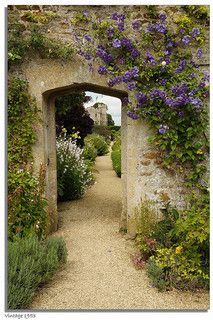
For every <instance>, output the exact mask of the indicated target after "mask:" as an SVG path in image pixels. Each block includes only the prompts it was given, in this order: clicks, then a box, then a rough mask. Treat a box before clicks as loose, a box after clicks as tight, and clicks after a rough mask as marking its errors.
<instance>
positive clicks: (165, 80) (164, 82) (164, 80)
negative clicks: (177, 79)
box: [160, 79, 168, 86]
mask: <svg viewBox="0 0 213 320" xmlns="http://www.w3.org/2000/svg"><path fill="white" fill-rule="evenodd" d="M167 81H168V80H167V79H162V80H161V81H160V83H161V84H162V86H165V85H166V84H167Z"/></svg>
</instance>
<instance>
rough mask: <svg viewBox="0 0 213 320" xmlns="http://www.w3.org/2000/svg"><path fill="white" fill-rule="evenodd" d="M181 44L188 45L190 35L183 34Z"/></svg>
mask: <svg viewBox="0 0 213 320" xmlns="http://www.w3.org/2000/svg"><path fill="white" fill-rule="evenodd" d="M182 42H183V44H185V45H188V44H189V43H190V36H189V35H187V36H184V37H183V39H182Z"/></svg>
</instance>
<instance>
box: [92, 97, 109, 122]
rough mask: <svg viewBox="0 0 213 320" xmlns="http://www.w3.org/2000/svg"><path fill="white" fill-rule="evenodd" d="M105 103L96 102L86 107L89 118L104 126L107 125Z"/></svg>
mask: <svg viewBox="0 0 213 320" xmlns="http://www.w3.org/2000/svg"><path fill="white" fill-rule="evenodd" d="M107 110H108V108H107V105H106V104H105V103H102V102H97V103H95V104H94V105H93V106H91V107H88V108H87V111H88V112H89V115H90V118H92V120H93V121H94V123H95V124H96V125H99V126H106V125H107Z"/></svg>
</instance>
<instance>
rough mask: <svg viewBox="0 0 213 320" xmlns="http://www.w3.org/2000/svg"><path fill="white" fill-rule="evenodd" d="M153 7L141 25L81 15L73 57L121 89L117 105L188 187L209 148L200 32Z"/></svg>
mask: <svg viewBox="0 0 213 320" xmlns="http://www.w3.org/2000/svg"><path fill="white" fill-rule="evenodd" d="M149 7H151V6H149ZM153 7H154V8H155V11H154V12H152V19H149V22H147V21H146V22H145V23H144V22H143V19H135V20H131V19H129V17H128V14H126V13H125V14H124V13H123V12H122V11H119V12H114V13H113V14H112V16H111V17H110V18H108V19H106V20H100V19H99V17H98V16H95V15H94V13H92V14H90V12H89V11H87V12H83V14H84V15H85V16H86V25H87V28H88V31H87V33H86V34H84V35H83V36H82V37H81V39H80V37H79V40H78V44H79V51H78V53H79V54H80V55H81V56H82V57H83V58H84V59H85V60H86V61H88V64H89V68H90V70H93V66H94V62H95V61H96V62H97V63H98V64H99V66H98V70H97V72H98V73H99V74H100V75H104V76H108V77H109V81H108V85H109V86H110V87H114V86H116V85H117V84H120V83H122V84H124V85H125V86H126V87H127V90H128V91H129V93H130V94H129V100H128V99H127V98H124V101H123V104H126V105H127V106H128V113H127V114H128V116H129V117H130V118H132V119H133V120H137V119H139V118H141V119H145V120H146V121H147V122H148V123H149V124H150V126H151V127H152V128H153V129H154V131H155V134H153V136H152V137H150V142H152V143H153V144H155V145H156V146H157V147H159V149H160V150H161V152H162V155H163V160H164V161H163V163H164V166H165V167H167V168H170V167H171V166H174V165H175V167H176V170H179V172H180V173H183V172H188V170H186V171H184V170H183V168H188V169H189V170H191V172H193V174H188V173H187V175H186V177H185V178H186V180H187V181H188V185H189V186H193V185H195V184H197V182H198V181H199V179H200V178H201V177H202V176H203V173H204V172H205V170H206V167H205V165H204V164H203V161H204V160H205V154H206V152H208V148H209V145H208V137H207V133H206V127H207V125H208V109H207V101H208V98H207V97H208V95H209V85H208V83H209V74H208V73H207V72H203V71H201V70H200V68H199V61H202V55H203V49H202V46H203V45H204V44H205V29H204V27H203V26H201V25H200V24H199V21H198V20H197V19H196V18H193V17H189V16H188V15H187V14H186V13H185V12H182V13H181V11H180V13H179V14H174V13H173V12H172V11H170V9H169V8H168V9H167V8H166V7H165V11H161V12H157V11H156V6H153ZM150 10H151V9H150V8H149V10H148V13H149V12H150ZM166 11H168V14H167V13H166ZM81 23H82V22H81Z"/></svg>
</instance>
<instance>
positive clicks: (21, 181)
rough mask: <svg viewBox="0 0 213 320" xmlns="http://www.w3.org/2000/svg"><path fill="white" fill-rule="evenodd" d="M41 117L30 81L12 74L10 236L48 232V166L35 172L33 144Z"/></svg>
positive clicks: (9, 87)
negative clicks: (29, 87)
mask: <svg viewBox="0 0 213 320" xmlns="http://www.w3.org/2000/svg"><path fill="white" fill-rule="evenodd" d="M38 120H39V117H38V110H37V108H36V104H35V101H34V99H33V98H32V97H31V96H30V95H29V93H28V84H27V82H26V81H23V80H21V79H19V78H11V79H10V80H9V86H8V238H9V240H13V239H14V237H17V236H19V237H23V236H26V235H29V234H31V233H32V232H33V233H36V234H37V235H38V236H39V237H42V236H44V235H45V233H46V227H47V213H46V211H45V207H46V200H45V199H44V197H43V194H44V181H45V167H44V166H43V165H41V168H40V173H39V176H38V177H35V176H34V175H33V157H32V145H33V144H34V143H35V141H36V134H35V128H34V126H35V124H36V122H37V121H38Z"/></svg>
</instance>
